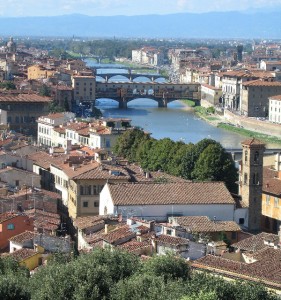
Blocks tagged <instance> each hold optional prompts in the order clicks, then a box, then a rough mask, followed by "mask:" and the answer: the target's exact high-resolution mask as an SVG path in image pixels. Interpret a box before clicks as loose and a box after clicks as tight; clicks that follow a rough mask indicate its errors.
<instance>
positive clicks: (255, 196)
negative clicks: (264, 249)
mask: <svg viewBox="0 0 281 300" xmlns="http://www.w3.org/2000/svg"><path fill="white" fill-rule="evenodd" d="M241 144H242V147H243V153H242V164H241V169H240V195H241V196H242V200H243V202H244V203H245V204H246V205H247V206H248V209H249V210H248V229H249V230H250V231H259V230H260V228H261V210H262V179H263V153H264V150H265V144H264V143H262V142H261V141H259V140H257V139H254V138H253V139H248V140H245V141H243V142H242V143H241Z"/></svg>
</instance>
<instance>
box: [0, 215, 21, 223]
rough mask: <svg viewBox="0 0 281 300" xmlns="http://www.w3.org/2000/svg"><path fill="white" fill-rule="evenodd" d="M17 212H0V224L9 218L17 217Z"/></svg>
mask: <svg viewBox="0 0 281 300" xmlns="http://www.w3.org/2000/svg"><path fill="white" fill-rule="evenodd" d="M17 216H18V214H15V213H8V212H7V213H3V214H0V224H1V223H3V222H5V221H8V220H10V219H13V218H15V217H17Z"/></svg>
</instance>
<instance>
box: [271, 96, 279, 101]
mask: <svg viewBox="0 0 281 300" xmlns="http://www.w3.org/2000/svg"><path fill="white" fill-rule="evenodd" d="M269 99H270V100H278V101H281V95H276V96H271V97H269Z"/></svg>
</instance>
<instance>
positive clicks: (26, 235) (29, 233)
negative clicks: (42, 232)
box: [9, 231, 35, 244]
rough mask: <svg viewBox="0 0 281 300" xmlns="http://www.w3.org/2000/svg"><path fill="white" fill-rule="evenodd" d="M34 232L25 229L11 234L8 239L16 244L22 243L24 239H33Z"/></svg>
mask: <svg viewBox="0 0 281 300" xmlns="http://www.w3.org/2000/svg"><path fill="white" fill-rule="evenodd" d="M34 235H35V233H34V232H32V231H25V232H23V233H20V234H18V235H15V236H13V237H12V238H10V239H9V241H11V242H13V243H16V244H23V243H24V242H26V241H30V240H33V239H34Z"/></svg>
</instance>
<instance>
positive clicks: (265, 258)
mask: <svg viewBox="0 0 281 300" xmlns="http://www.w3.org/2000/svg"><path fill="white" fill-rule="evenodd" d="M280 257H281V250H280V249H273V248H268V249H267V251H263V252H260V254H259V255H256V258H259V260H258V261H256V262H253V263H244V262H238V261H233V260H230V259H226V258H222V257H219V256H214V255H207V256H204V257H202V258H200V259H198V260H196V261H194V263H193V264H192V267H193V268H196V269H204V270H211V271H212V272H217V273H219V274H223V275H225V276H228V277H231V278H233V277H236V278H239V279H247V280H251V281H256V282H260V281H262V282H263V283H264V284H266V285H267V286H269V287H274V288H277V289H278V290H281V260H280Z"/></svg>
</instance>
